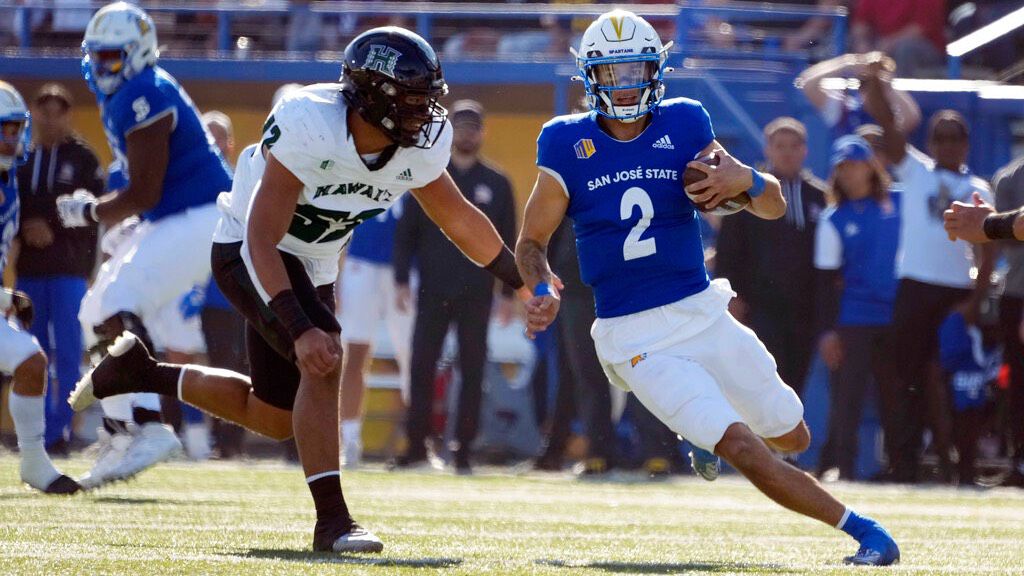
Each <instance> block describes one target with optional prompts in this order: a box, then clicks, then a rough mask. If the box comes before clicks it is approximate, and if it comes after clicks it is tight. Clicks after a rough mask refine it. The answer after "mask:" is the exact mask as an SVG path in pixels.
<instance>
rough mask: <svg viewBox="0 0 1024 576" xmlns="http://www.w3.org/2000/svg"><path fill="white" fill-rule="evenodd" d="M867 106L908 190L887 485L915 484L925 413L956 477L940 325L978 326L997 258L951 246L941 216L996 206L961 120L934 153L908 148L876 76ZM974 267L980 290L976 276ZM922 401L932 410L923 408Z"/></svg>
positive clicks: (946, 125) (888, 400)
mask: <svg viewBox="0 0 1024 576" xmlns="http://www.w3.org/2000/svg"><path fill="white" fill-rule="evenodd" d="M861 92H862V93H863V94H864V100H865V102H864V105H865V108H866V109H867V110H868V112H869V113H870V114H871V115H872V116H874V117H875V119H876V120H877V121H878V124H879V125H880V126H881V127H882V130H883V140H884V145H885V152H886V155H887V156H888V158H889V160H890V162H892V163H893V165H894V166H895V174H896V176H897V179H898V180H899V181H900V184H901V186H902V188H903V194H902V206H901V209H900V212H901V214H902V217H903V223H902V227H901V230H900V251H899V253H898V254H897V258H896V273H897V276H898V277H899V278H900V287H899V293H898V295H897V297H896V305H895V309H894V312H893V332H892V334H893V342H892V345H891V346H890V347H889V350H890V351H891V354H892V356H891V358H892V362H893V363H894V366H895V369H896V372H897V375H898V378H896V379H895V383H894V385H891V386H886V387H885V388H887V389H883V390H882V391H881V395H882V413H883V418H882V425H883V427H884V428H885V437H886V438H885V441H886V451H887V452H888V455H889V466H890V471H889V475H888V479H890V480H893V481H897V482H915V481H916V480H917V468H918V463H919V452H920V448H921V433H922V429H923V422H922V419H921V414H922V413H923V412H924V411H923V410H921V409H919V408H915V407H921V406H925V407H926V410H927V414H928V420H929V423H930V427H931V429H932V434H933V438H934V442H935V444H936V447H937V452H938V455H939V459H940V467H941V471H942V472H943V473H944V474H945V473H947V472H948V471H950V470H951V468H950V467H949V427H950V415H949V412H950V408H949V399H948V392H947V390H946V388H945V387H944V386H943V385H942V382H941V379H940V378H938V377H937V371H936V370H934V369H933V366H935V361H936V352H937V346H938V328H939V324H940V323H941V322H942V321H943V320H944V319H945V318H946V316H947V315H948V314H949V313H950V312H952V311H953V310H954V309H955V310H957V311H959V312H960V313H961V314H963V315H964V318H965V319H967V321H968V323H971V321H972V319H974V318H976V317H977V314H978V305H979V304H980V302H981V300H982V299H983V298H984V297H985V294H986V292H987V290H988V285H989V282H988V278H989V277H990V276H991V274H992V267H993V264H994V259H993V258H992V251H991V249H990V248H980V249H975V248H973V247H972V246H971V244H969V243H968V242H966V241H963V240H957V241H955V242H950V241H949V237H948V235H947V233H946V230H945V229H944V227H943V212H944V211H945V210H946V208H947V207H948V206H949V205H950V203H951V202H954V201H962V202H970V201H971V198H972V196H973V194H974V193H975V192H977V193H978V194H980V196H981V197H982V198H984V199H985V200H986V201H988V202H991V201H992V194H991V192H990V190H989V187H988V184H987V183H986V182H985V181H984V180H982V179H981V178H978V177H976V176H973V175H972V174H971V173H970V171H969V170H968V169H967V167H966V165H965V162H966V161H967V154H968V150H969V146H970V142H969V141H970V128H969V127H968V125H967V121H966V120H965V119H964V117H963V116H962V115H960V113H958V112H955V111H953V110H940V111H939V112H936V113H935V114H934V115H933V116H932V118H931V121H930V122H929V125H928V152H929V154H925V153H923V152H921V151H920V150H918V149H916V148H914V147H913V146H911V145H909V144H908V143H907V138H906V134H905V133H904V131H903V130H902V129H900V128H899V127H898V125H897V123H896V121H895V117H894V114H893V112H892V108H891V106H890V105H889V102H888V100H887V99H886V98H885V97H884V96H883V88H882V85H881V81H880V80H879V77H878V70H877V67H876V68H874V69H872V70H870V71H869V73H868V75H867V76H866V77H865V79H864V83H863V85H862V87H861ZM975 265H976V266H977V270H978V272H977V276H976V277H977V278H979V279H983V280H984V281H980V282H977V283H975V281H974V279H973V278H972V275H971V271H972V270H971V269H972V267H974V266H975ZM922 400H923V401H924V402H926V404H922Z"/></svg>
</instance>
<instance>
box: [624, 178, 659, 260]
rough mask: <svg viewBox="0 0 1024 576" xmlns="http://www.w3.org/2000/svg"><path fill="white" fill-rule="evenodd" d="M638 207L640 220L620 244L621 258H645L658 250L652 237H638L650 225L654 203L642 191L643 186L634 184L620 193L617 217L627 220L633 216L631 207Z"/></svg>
mask: <svg viewBox="0 0 1024 576" xmlns="http://www.w3.org/2000/svg"><path fill="white" fill-rule="evenodd" d="M635 206H639V207H640V220H639V221H637V223H636V225H635V226H633V228H632V229H631V230H630V231H629V235H628V236H626V242H625V243H624V244H623V245H622V258H623V259H625V260H636V259H637V258H645V257H647V256H650V255H652V254H655V253H657V252H658V244H657V242H655V240H654V238H644V239H643V240H641V239H640V236H642V235H643V233H644V232H645V231H646V230H647V227H648V226H650V225H651V218H654V204H653V203H651V197H650V196H648V195H647V192H644V190H643V188H638V187H636V186H634V187H632V188H630V189H629V190H626V193H625V194H623V195H622V203H621V204H619V217H620V218H622V219H623V220H629V219H630V218H632V217H633V208H634V207H635Z"/></svg>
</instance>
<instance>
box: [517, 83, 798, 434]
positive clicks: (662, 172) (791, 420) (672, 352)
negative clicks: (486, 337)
mask: <svg viewBox="0 0 1024 576" xmlns="http://www.w3.org/2000/svg"><path fill="white" fill-rule="evenodd" d="M597 120H598V114H597V113H596V112H591V113H585V114H574V115H569V116H560V117H557V118H555V119H553V120H551V121H550V122H548V123H547V124H545V125H544V128H543V130H542V131H541V134H540V137H539V138H538V142H537V146H538V152H537V165H538V167H539V168H540V169H541V170H543V171H545V172H547V173H548V174H550V175H551V176H553V177H554V178H555V179H556V180H558V181H559V182H560V183H561V184H562V187H563V189H564V191H565V193H566V195H567V196H568V198H569V205H568V208H567V216H569V217H571V218H572V219H573V223H574V228H575V231H576V246H577V250H578V251H579V258H580V272H581V275H582V278H583V281H584V282H585V283H587V284H588V285H589V286H591V287H592V288H593V289H594V297H595V301H596V306H597V320H596V321H595V322H594V326H593V328H592V330H591V335H592V336H593V338H594V343H595V347H596V349H597V354H598V357H599V358H600V360H601V363H602V365H603V367H604V370H605V373H606V374H607V375H608V378H609V380H611V382H612V383H613V384H616V385H617V386H619V387H621V388H623V389H626V390H631V391H632V392H633V393H634V394H636V396H637V398H638V399H639V400H640V401H641V402H642V403H643V404H644V405H645V406H646V407H647V408H648V409H649V410H651V412H652V413H654V415H655V416H657V417H658V418H659V419H660V420H662V421H663V422H665V423H666V424H667V425H668V426H669V427H670V428H671V429H672V430H673V431H675V432H677V433H678V434H680V435H682V436H684V437H685V438H686V439H687V440H689V441H691V442H692V443H693V444H696V445H697V446H699V447H701V448H704V449H706V450H709V451H713V450H714V448H715V446H716V445H717V444H718V442H719V441H720V440H721V438H722V436H723V434H724V433H725V430H726V429H727V428H728V427H729V426H730V425H731V424H733V423H736V422H743V423H746V424H747V425H748V426H749V427H750V428H751V429H752V430H753V431H754V432H755V433H756V434H758V435H760V436H762V437H767V438H773V437H778V436H782V435H784V434H786V433H788V432H790V431H792V430H793V429H794V428H796V426H797V425H798V424H799V423H800V422H801V420H802V418H803V405H802V404H801V403H800V399H799V398H798V397H797V395H796V394H795V393H794V392H793V390H792V389H791V388H790V387H789V386H787V385H786V384H785V383H784V382H783V381H782V380H781V379H780V378H779V376H778V374H777V373H776V365H775V360H774V358H772V356H771V354H769V353H768V351H767V349H766V348H765V347H764V345H763V344H762V343H761V342H760V340H758V339H757V336H755V335H754V333H753V332H751V331H750V330H749V329H748V328H746V327H744V326H743V325H741V324H740V323H739V322H737V321H736V320H735V319H734V318H733V317H732V316H731V315H730V314H729V313H728V311H727V309H726V308H727V305H728V302H729V300H730V299H731V298H733V297H734V296H735V293H734V292H733V291H732V289H731V288H730V286H729V283H728V281H727V280H724V279H718V280H714V281H711V280H709V278H708V273H707V269H706V268H705V266H704V252H703V249H702V247H701V236H700V224H699V222H698V215H697V211H696V209H695V207H694V205H693V203H692V202H690V200H689V199H688V198H687V196H686V194H685V193H684V191H683V182H682V176H683V172H684V171H685V170H686V164H687V162H689V161H691V160H692V159H694V158H696V157H697V156H698V155H699V153H700V152H701V151H703V150H704V149H705V148H706V147H707V146H708V145H709V144H711V143H712V142H713V141H714V139H715V134H714V130H713V128H712V126H711V119H710V117H709V116H708V114H707V112H706V111H705V110H704V107H703V106H702V105H701V104H700V102H697V101H695V100H690V99H686V98H674V99H670V100H664V101H662V102H661V103H660V105H658V106H657V107H656V108H654V109H653V110H652V111H651V112H650V121H649V123H648V125H647V127H646V129H645V130H644V132H643V133H641V134H640V135H639V136H637V137H636V138H634V139H633V140H630V141H628V142H623V141H619V140H616V139H614V138H612V137H611V136H609V135H607V134H606V133H605V132H604V131H602V130H601V128H600V126H599V125H598V122H597Z"/></svg>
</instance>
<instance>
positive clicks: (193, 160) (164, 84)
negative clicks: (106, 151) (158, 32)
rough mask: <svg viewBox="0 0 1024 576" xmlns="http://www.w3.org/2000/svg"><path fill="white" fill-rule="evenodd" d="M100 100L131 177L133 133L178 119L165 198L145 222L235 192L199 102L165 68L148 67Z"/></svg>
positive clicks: (105, 123)
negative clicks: (163, 120) (128, 140)
mask: <svg viewBox="0 0 1024 576" xmlns="http://www.w3.org/2000/svg"><path fill="white" fill-rule="evenodd" d="M97 101H98V102H99V106H100V115H101V117H102V119H103V129H104V131H105V132H106V134H107V142H108V143H109V144H110V150H111V152H112V153H113V154H114V157H115V159H116V161H117V162H119V163H120V165H121V166H122V167H123V168H124V170H125V176H126V177H127V179H130V178H131V170H132V167H131V166H129V165H128V157H127V144H126V137H127V135H128V134H129V133H130V132H131V131H132V130H136V129H138V128H144V127H146V126H148V125H150V124H152V123H153V122H155V121H157V120H159V119H160V118H163V117H164V116H166V115H168V114H170V115H171V116H172V118H173V119H174V123H173V130H172V132H171V139H170V149H169V159H168V163H167V173H166V174H165V175H164V182H163V190H162V195H161V197H160V201H159V202H158V203H157V205H156V206H154V207H153V208H152V209H150V210H149V211H147V212H145V213H143V214H142V215H141V216H142V218H143V219H145V220H159V219H160V218H163V217H164V216H169V215H171V214H175V213H177V212H181V211H183V210H185V209H187V208H191V207H193V206H201V205H203V204H207V203H210V202H214V201H216V199H217V195H218V194H220V193H221V192H226V191H228V190H231V173H230V172H229V170H228V166H227V164H226V163H225V162H224V158H222V157H221V155H220V151H219V150H218V149H217V147H216V145H214V143H213V139H212V138H210V137H208V134H207V132H206V129H205V128H204V127H203V123H202V121H201V120H200V119H199V112H197V111H196V107H195V104H193V103H192V99H191V98H189V96H188V94H186V93H185V90H184V89H182V87H181V86H179V85H178V83H177V81H175V80H174V78H173V77H171V75H170V74H168V73H167V72H165V71H164V70H163V69H162V68H160V67H152V68H147V69H146V70H145V71H143V72H142V73H141V74H139V75H138V76H135V77H134V78H132V79H131V80H128V81H126V82H125V83H124V84H123V85H122V86H121V87H120V88H119V89H118V90H117V92H114V93H113V94H111V95H109V96H107V95H104V94H101V93H97ZM143 169H144V167H143Z"/></svg>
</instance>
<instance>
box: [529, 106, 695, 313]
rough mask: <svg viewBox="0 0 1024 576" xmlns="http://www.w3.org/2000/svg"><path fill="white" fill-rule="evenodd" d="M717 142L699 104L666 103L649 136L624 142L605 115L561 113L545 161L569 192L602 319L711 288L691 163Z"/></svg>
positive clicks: (583, 268) (547, 128) (544, 134)
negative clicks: (689, 188) (689, 185)
mask: <svg viewBox="0 0 1024 576" xmlns="http://www.w3.org/2000/svg"><path fill="white" fill-rule="evenodd" d="M714 138H715V134H714V130H713V129H712V126H711V119H710V118H709V117H708V114H707V112H706V111H705V110H704V107H703V106H701V104H700V103H699V102H697V101H695V100H690V99H687V98H674V99H671V100H666V101H664V102H662V103H661V105H660V106H658V108H657V109H656V110H655V111H654V112H653V113H652V114H651V120H650V122H649V124H648V126H647V127H646V128H645V129H644V132H643V133H642V134H640V135H639V136H637V137H636V138H634V139H633V140H630V141H626V142H623V141H619V140H616V139H614V138H612V137H611V136H609V135H608V134H606V133H605V132H604V131H603V130H602V129H601V128H600V126H599V125H598V122H597V115H596V114H595V113H590V114H574V115H569V116H560V117H557V118H555V119H553V120H551V121H550V122H548V123H547V124H545V125H544V128H543V130H542V131H541V134H540V137H539V138H538V141H537V148H538V152H537V165H538V166H539V167H540V168H541V169H542V170H545V171H548V172H549V173H553V174H555V175H556V176H557V178H559V179H560V180H561V181H562V182H563V183H564V185H565V188H566V191H567V193H568V195H569V207H568V210H567V214H568V215H569V216H570V217H571V218H572V219H573V225H574V228H575V231H576V246H577V250H578V251H579V256H580V272H581V276H582V278H583V281H584V282H586V283H587V284H588V285H590V286H592V287H593V288H594V298H595V301H596V306H597V315H598V317H601V318H610V317H615V316H624V315H626V314H632V313H635V312H640V311H643V310H649V309H651V308H656V307H658V306H663V305H665V304H669V303H672V302H676V301H678V300H681V299H683V298H685V297H686V296H689V295H692V294H696V293H697V292H700V291H702V290H704V289H705V288H706V287H707V286H708V283H709V279H708V274H707V270H706V269H705V267H704V251H703V248H702V246H701V237H700V224H699V220H698V217H697V213H696V211H695V209H694V206H693V203H692V202H690V200H689V198H687V196H686V194H685V193H684V191H683V183H682V174H683V172H684V171H685V170H686V164H687V162H689V161H690V160H692V159H693V158H695V157H696V156H697V155H698V154H699V153H700V152H701V151H702V150H703V149H704V148H706V147H707V146H708V145H709V144H710V143H711V142H712V141H713V140H714Z"/></svg>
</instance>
